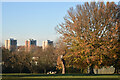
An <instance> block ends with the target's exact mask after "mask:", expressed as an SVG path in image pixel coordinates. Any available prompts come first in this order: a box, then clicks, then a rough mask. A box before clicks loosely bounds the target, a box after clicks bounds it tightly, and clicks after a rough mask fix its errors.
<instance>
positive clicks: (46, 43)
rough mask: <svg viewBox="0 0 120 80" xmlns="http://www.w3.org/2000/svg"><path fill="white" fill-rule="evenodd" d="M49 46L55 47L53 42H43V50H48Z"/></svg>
mask: <svg viewBox="0 0 120 80" xmlns="http://www.w3.org/2000/svg"><path fill="white" fill-rule="evenodd" d="M49 46H53V41H50V40H46V41H43V42H42V48H43V49H45V48H48V47H49Z"/></svg>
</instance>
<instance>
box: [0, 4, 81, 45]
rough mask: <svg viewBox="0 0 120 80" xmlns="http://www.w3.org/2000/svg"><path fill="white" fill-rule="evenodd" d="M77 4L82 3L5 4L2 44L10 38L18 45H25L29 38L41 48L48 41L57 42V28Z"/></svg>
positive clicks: (3, 6) (3, 7)
mask: <svg viewBox="0 0 120 80" xmlns="http://www.w3.org/2000/svg"><path fill="white" fill-rule="evenodd" d="M77 4H81V2H67V3H65V2H32V3H30V2H11V3H7V2H3V3H2V21H3V24H2V26H3V27H2V33H3V34H2V36H3V38H2V43H3V44H4V41H5V40H6V39H9V38H15V39H17V40H18V45H24V44H25V40H27V39H29V38H33V39H36V40H37V45H39V46H40V45H42V41H45V40H48V39H49V40H53V41H54V42H55V41H56V39H57V38H58V34H57V33H56V31H55V27H56V26H57V25H58V24H59V23H61V22H63V21H64V20H63V17H65V15H66V14H67V10H69V8H70V7H74V8H75V6H76V5H77ZM38 41H39V42H38Z"/></svg>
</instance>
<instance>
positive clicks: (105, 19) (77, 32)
mask: <svg viewBox="0 0 120 80" xmlns="http://www.w3.org/2000/svg"><path fill="white" fill-rule="evenodd" d="M117 11H118V10H117V9H116V4H115V3H114V2H107V3H106V5H105V4H104V2H98V3H96V2H91V3H88V2H86V3H85V4H84V5H77V6H76V9H73V8H70V10H68V15H67V16H66V17H64V20H65V22H64V23H61V24H60V25H58V26H57V27H56V30H57V32H58V33H60V34H61V35H62V36H61V37H62V40H63V42H65V43H66V44H70V48H71V51H72V53H73V54H75V55H76V56H78V57H77V59H78V60H79V59H82V61H81V60H79V62H82V63H87V65H88V66H89V67H90V74H94V71H93V68H100V67H102V66H104V65H105V64H103V59H104V58H103V57H104V56H105V55H107V54H108V53H109V50H112V49H111V48H108V46H109V44H110V41H111V40H113V39H114V40H116V39H117V35H116V34H117V30H116V19H115V17H116V13H117ZM115 35H116V36H115Z"/></svg>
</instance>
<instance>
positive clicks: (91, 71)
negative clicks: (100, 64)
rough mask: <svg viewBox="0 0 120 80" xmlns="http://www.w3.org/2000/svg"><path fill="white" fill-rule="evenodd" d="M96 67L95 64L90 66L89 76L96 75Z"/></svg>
mask: <svg viewBox="0 0 120 80" xmlns="http://www.w3.org/2000/svg"><path fill="white" fill-rule="evenodd" d="M93 69H94V66H93V64H92V65H91V66H90V72H89V74H94V70H93Z"/></svg>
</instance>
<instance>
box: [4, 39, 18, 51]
mask: <svg viewBox="0 0 120 80" xmlns="http://www.w3.org/2000/svg"><path fill="white" fill-rule="evenodd" d="M5 48H6V49H8V50H9V51H15V50H16V49H17V40H15V39H13V38H10V39H8V40H5Z"/></svg>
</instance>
